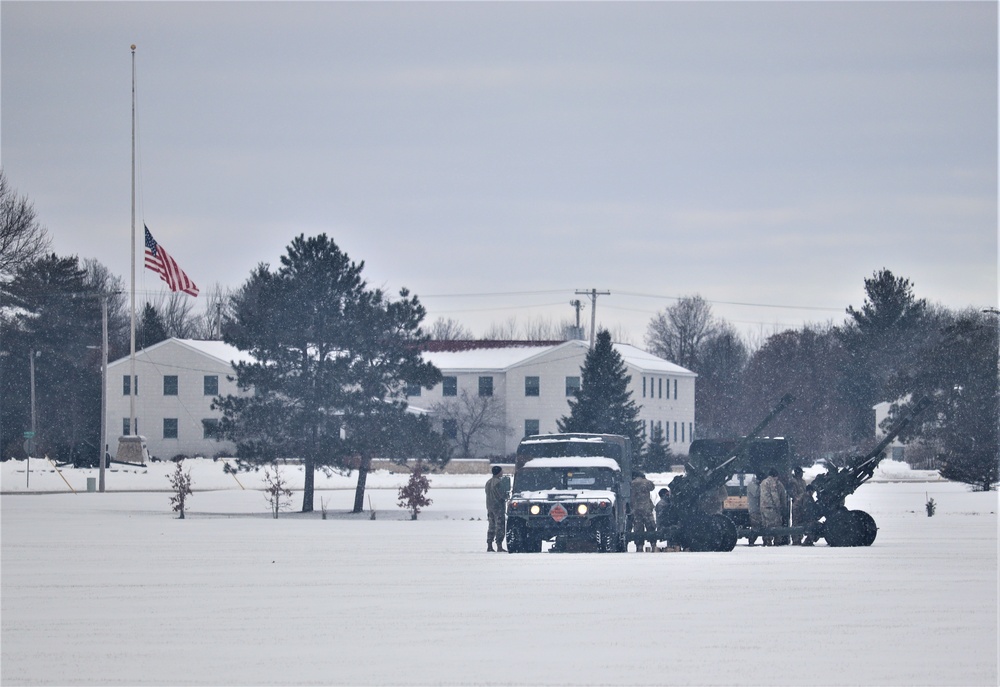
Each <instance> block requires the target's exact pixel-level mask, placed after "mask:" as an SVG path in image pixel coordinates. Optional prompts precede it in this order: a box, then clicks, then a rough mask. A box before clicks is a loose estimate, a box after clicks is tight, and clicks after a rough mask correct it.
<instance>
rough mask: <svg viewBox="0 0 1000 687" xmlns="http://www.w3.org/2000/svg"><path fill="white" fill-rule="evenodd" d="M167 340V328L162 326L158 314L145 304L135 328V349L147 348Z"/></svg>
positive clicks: (154, 309) (150, 304) (148, 304)
mask: <svg viewBox="0 0 1000 687" xmlns="http://www.w3.org/2000/svg"><path fill="white" fill-rule="evenodd" d="M166 339H167V328H166V327H165V326H164V325H163V319H162V318H161V317H160V313H159V312H157V310H156V308H154V307H153V305H152V303H149V302H147V303H146V305H145V307H143V309H142V315H141V316H140V318H139V323H138V325H137V326H136V332H135V347H136V348H137V349H142V348H149V347H150V346H152V345H153V344H158V343H160V342H161V341H166Z"/></svg>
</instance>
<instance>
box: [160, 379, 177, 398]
mask: <svg viewBox="0 0 1000 687" xmlns="http://www.w3.org/2000/svg"><path fill="white" fill-rule="evenodd" d="M163 395H164V396H176V395H177V375H163Z"/></svg>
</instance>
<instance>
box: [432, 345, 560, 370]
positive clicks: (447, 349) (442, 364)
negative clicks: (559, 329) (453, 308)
mask: <svg viewBox="0 0 1000 687" xmlns="http://www.w3.org/2000/svg"><path fill="white" fill-rule="evenodd" d="M428 343H429V344H438V345H433V346H429V347H428V348H425V350H424V353H423V358H424V360H426V361H427V362H429V363H433V364H434V366H435V367H437V368H438V369H441V370H506V369H507V368H510V367H513V366H515V365H519V364H521V363H523V362H525V361H527V360H530V359H531V358H534V357H535V356H538V355H542V354H544V353H548V352H549V351H551V350H553V349H555V348H558V347H559V346H564V345H565V343H554V342H551V341H539V342H531V341H489V342H476V341H461V342H458V341H450V342H428ZM443 343H449V344H452V345H451V346H440V345H439V344H443ZM478 343H483V344H488V345H475V344H478ZM464 344H472V345H469V346H464Z"/></svg>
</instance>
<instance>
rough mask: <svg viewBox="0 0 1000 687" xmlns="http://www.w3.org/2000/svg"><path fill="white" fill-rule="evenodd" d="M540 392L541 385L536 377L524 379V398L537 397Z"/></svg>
mask: <svg viewBox="0 0 1000 687" xmlns="http://www.w3.org/2000/svg"><path fill="white" fill-rule="evenodd" d="M540 390H541V383H540V382H539V381H538V377H525V378H524V395H525V396H538V394H539V391H540Z"/></svg>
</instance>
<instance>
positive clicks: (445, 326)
mask: <svg viewBox="0 0 1000 687" xmlns="http://www.w3.org/2000/svg"><path fill="white" fill-rule="evenodd" d="M427 333H428V335H429V336H430V337H431V338H432V339H435V340H437V341H461V340H468V339H472V338H473V336H472V332H471V331H469V330H468V329H466V328H465V327H463V326H462V325H461V324H460V323H459V322H457V321H456V320H453V319H451V318H450V317H449V318H448V319H447V320H446V319H444V318H443V317H439V318H437V319H436V320H434V324H432V325H431V326H430V328H429V329H428V330H427Z"/></svg>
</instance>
